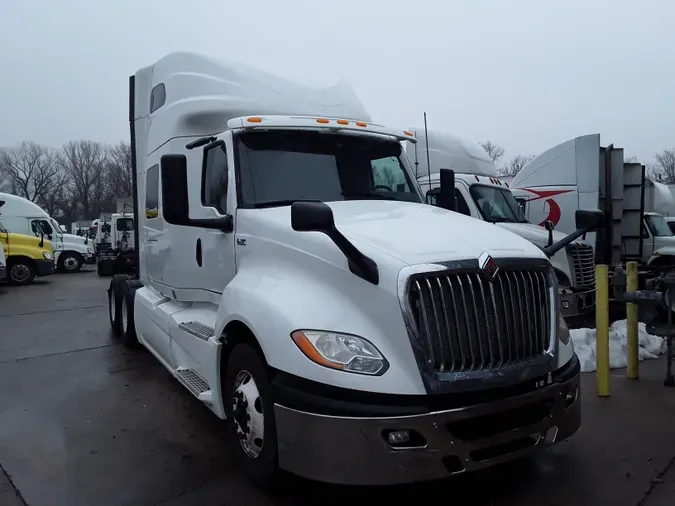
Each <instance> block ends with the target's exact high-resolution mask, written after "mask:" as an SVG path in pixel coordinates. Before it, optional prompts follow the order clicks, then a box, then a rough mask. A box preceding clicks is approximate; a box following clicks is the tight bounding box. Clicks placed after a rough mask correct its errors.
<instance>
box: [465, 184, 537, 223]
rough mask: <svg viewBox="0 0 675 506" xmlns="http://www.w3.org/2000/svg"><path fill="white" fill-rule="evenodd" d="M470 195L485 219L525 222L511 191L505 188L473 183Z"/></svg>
mask: <svg viewBox="0 0 675 506" xmlns="http://www.w3.org/2000/svg"><path fill="white" fill-rule="evenodd" d="M471 197H473V200H474V202H475V203H476V207H478V210H479V211H480V214H481V215H482V216H483V219H484V220H485V221H490V222H492V223H497V222H510V223H527V220H526V219H525V217H524V216H523V212H522V210H521V208H520V206H519V205H518V202H516V199H515V197H514V196H513V193H511V192H510V191H509V190H507V189H505V188H495V187H494V186H485V185H479V184H474V185H471Z"/></svg>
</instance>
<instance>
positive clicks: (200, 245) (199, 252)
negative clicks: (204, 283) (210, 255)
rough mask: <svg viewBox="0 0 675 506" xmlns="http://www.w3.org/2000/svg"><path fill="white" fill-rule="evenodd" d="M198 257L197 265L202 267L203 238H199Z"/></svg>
mask: <svg viewBox="0 0 675 506" xmlns="http://www.w3.org/2000/svg"><path fill="white" fill-rule="evenodd" d="M196 257H197V265H198V266H199V267H201V266H202V240H201V239H197V251H196Z"/></svg>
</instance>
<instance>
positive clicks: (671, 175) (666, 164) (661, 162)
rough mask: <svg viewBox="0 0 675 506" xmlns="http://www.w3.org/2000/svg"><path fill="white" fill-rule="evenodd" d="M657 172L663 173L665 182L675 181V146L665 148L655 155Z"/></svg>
mask: <svg viewBox="0 0 675 506" xmlns="http://www.w3.org/2000/svg"><path fill="white" fill-rule="evenodd" d="M654 158H655V159H656V167H655V169H656V172H657V173H660V174H662V176H663V182H664V183H675V148H670V149H664V150H663V151H661V152H660V153H656V154H655V155H654Z"/></svg>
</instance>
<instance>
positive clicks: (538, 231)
mask: <svg viewBox="0 0 675 506" xmlns="http://www.w3.org/2000/svg"><path fill="white" fill-rule="evenodd" d="M496 225H497V226H498V227H500V228H503V229H505V230H509V231H511V232H513V233H514V234H518V235H519V236H520V237H524V238H525V239H527V240H528V241H530V242H533V243H534V244H536V245H537V246H540V247H542V248H543V247H545V246H546V245H547V244H548V231H547V230H546V229H545V228H543V227H540V226H539V225H533V224H532V223H496ZM566 236H567V234H563V233H562V232H558V231H557V230H554V231H553V243H554V244H555V243H556V242H558V241H560V240H562V239H564V238H565V237H566ZM573 244H585V243H584V242H583V241H580V240H576V241H574V243H573Z"/></svg>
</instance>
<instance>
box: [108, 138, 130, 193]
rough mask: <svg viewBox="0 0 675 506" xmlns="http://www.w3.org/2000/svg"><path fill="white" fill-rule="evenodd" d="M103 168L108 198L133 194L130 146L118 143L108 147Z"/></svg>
mask: <svg viewBox="0 0 675 506" xmlns="http://www.w3.org/2000/svg"><path fill="white" fill-rule="evenodd" d="M105 168H106V177H107V179H108V187H109V190H110V198H112V199H115V198H117V197H129V196H131V195H132V194H133V187H132V178H131V171H132V170H133V169H132V166H131V145H129V144H127V143H125V142H120V143H119V144H115V145H114V146H109V147H108V148H107V157H106V164H105Z"/></svg>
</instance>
